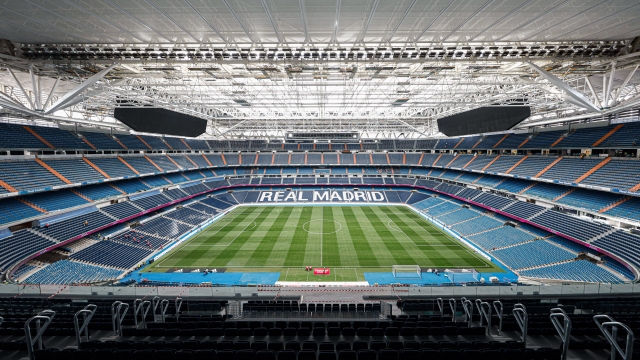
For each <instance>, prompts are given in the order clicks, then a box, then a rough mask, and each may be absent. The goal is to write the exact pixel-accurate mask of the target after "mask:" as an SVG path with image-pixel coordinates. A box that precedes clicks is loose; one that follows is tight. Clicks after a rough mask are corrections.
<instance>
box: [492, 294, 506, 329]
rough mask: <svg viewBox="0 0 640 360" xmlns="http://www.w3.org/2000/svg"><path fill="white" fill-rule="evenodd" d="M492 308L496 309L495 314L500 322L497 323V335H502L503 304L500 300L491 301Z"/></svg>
mask: <svg viewBox="0 0 640 360" xmlns="http://www.w3.org/2000/svg"><path fill="white" fill-rule="evenodd" d="M493 309H494V310H495V311H496V315H498V320H500V323H499V324H498V335H502V313H503V312H504V306H503V305H502V302H501V301H494V302H493Z"/></svg>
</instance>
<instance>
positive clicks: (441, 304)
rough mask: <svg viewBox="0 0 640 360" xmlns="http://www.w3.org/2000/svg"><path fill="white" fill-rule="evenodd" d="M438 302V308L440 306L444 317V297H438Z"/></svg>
mask: <svg viewBox="0 0 640 360" xmlns="http://www.w3.org/2000/svg"><path fill="white" fill-rule="evenodd" d="M436 303H437V304H438V308H440V317H444V303H443V301H442V298H437V299H436Z"/></svg>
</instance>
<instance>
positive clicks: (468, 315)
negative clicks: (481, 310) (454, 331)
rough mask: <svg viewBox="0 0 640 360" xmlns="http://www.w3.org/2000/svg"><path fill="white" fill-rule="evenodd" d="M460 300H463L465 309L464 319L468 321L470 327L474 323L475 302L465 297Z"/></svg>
mask: <svg viewBox="0 0 640 360" xmlns="http://www.w3.org/2000/svg"><path fill="white" fill-rule="evenodd" d="M460 301H461V302H462V309H464V321H466V322H467V326H468V327H471V326H472V323H473V303H472V302H471V300H467V298H464V297H463V298H462V299H460Z"/></svg>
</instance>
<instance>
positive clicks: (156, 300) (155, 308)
mask: <svg viewBox="0 0 640 360" xmlns="http://www.w3.org/2000/svg"><path fill="white" fill-rule="evenodd" d="M160 303H161V301H160V296H154V297H153V299H151V304H153V321H158V315H157V311H158V305H160Z"/></svg>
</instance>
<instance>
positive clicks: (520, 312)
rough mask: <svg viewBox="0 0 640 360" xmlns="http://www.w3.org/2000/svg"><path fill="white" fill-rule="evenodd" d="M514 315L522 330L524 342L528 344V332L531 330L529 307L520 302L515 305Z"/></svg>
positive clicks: (525, 344)
mask: <svg viewBox="0 0 640 360" xmlns="http://www.w3.org/2000/svg"><path fill="white" fill-rule="evenodd" d="M511 312H512V313H513V317H514V318H515V319H516V323H517V324H518V327H520V332H521V333H522V343H523V344H524V346H525V347H526V346H527V332H529V314H527V308H526V307H525V306H524V305H522V304H520V303H518V304H515V305H514V306H513V310H511Z"/></svg>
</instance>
